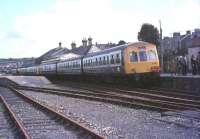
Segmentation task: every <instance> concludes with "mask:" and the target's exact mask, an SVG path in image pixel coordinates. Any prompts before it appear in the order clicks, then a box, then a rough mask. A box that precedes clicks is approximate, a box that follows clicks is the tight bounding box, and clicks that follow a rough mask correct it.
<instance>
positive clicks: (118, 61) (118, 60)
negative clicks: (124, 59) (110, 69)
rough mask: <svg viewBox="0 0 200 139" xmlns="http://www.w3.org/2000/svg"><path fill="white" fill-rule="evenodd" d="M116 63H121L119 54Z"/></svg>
mask: <svg viewBox="0 0 200 139" xmlns="http://www.w3.org/2000/svg"><path fill="white" fill-rule="evenodd" d="M116 63H120V58H119V54H116Z"/></svg>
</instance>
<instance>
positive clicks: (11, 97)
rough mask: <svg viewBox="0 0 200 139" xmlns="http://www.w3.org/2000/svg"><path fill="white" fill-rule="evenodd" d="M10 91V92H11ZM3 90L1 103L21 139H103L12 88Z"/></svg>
mask: <svg viewBox="0 0 200 139" xmlns="http://www.w3.org/2000/svg"><path fill="white" fill-rule="evenodd" d="M11 90H12V91H11ZM11 90H9V89H6V90H5V89H4V91H2V92H1V93H0V94H1V96H2V100H3V101H2V102H3V103H4V105H6V106H7V107H8V109H9V113H12V114H13V115H14V118H15V120H16V121H17V123H18V124H19V126H20V129H21V131H23V132H22V133H23V134H22V135H23V138H27V139H30V138H38V139H41V138H49V139H51V138H52V139H55V138H58V139H62V138H69V139H71V138H73V139H79V138H80V139H94V138H95V139H104V137H102V136H100V135H98V134H96V133H95V132H93V131H91V130H90V129H88V128H86V127H84V126H82V125H80V124H79V123H77V122H75V121H73V120H72V119H69V118H68V117H66V116H64V115H63V114H61V113H58V112H56V111H54V110H53V109H51V108H49V107H48V106H46V105H44V104H40V103H38V102H37V101H35V100H33V99H32V98H30V97H28V96H26V95H24V94H22V93H21V92H19V91H17V90H15V89H14V88H11Z"/></svg>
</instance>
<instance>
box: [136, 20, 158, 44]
mask: <svg viewBox="0 0 200 139" xmlns="http://www.w3.org/2000/svg"><path fill="white" fill-rule="evenodd" d="M138 40H139V41H145V42H150V43H153V44H155V45H156V46H158V45H159V32H158V29H157V28H156V27H154V26H153V25H151V24H148V23H145V24H143V25H142V27H141V30H140V32H138Z"/></svg>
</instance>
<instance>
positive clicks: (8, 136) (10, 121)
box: [0, 96, 26, 139]
mask: <svg viewBox="0 0 200 139" xmlns="http://www.w3.org/2000/svg"><path fill="white" fill-rule="evenodd" d="M25 137H26V135H25V134H24V132H23V130H22V129H21V127H20V126H19V125H18V123H17V120H16V119H14V117H13V115H12V113H10V111H9V109H8V107H7V105H5V103H4V99H3V98H2V97H1V96H0V139H1V138H2V139H4V138H5V139H22V138H25Z"/></svg>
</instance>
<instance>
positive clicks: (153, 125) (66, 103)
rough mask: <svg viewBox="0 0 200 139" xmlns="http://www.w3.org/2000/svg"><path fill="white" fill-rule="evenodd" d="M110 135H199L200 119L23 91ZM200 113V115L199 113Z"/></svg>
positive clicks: (186, 138)
mask: <svg viewBox="0 0 200 139" xmlns="http://www.w3.org/2000/svg"><path fill="white" fill-rule="evenodd" d="M22 92H23V93H25V94H27V95H29V96H31V97H33V98H35V99H37V100H38V101H40V102H42V103H45V104H48V105H49V106H51V107H52V108H54V109H56V110H58V111H60V112H62V113H64V114H66V115H67V116H70V117H71V118H73V119H75V120H77V121H79V122H80V123H82V124H85V125H87V126H88V127H89V128H91V129H93V130H94V131H96V132H97V133H99V134H101V135H104V136H107V137H108V139H199V138H200V121H198V120H194V119H191V118H186V117H182V116H181V117H180V116H176V115H173V113H172V114H171V115H170V116H165V117H162V115H161V113H157V112H151V111H146V110H138V109H131V108H125V107H120V106H116V105H112V104H106V103H103V102H95V101H88V100H83V99H77V98H69V97H63V96H62V97H61V96H57V95H51V94H45V93H36V92H32V91H22ZM199 117H200V116H199Z"/></svg>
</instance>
